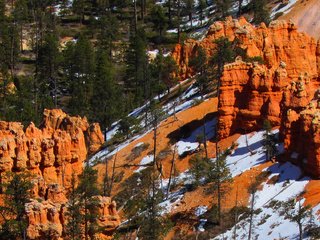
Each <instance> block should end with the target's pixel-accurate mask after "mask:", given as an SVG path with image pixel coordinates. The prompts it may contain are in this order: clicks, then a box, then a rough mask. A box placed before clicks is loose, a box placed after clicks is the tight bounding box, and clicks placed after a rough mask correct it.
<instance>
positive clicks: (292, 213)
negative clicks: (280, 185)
mask: <svg viewBox="0 0 320 240" xmlns="http://www.w3.org/2000/svg"><path fill="white" fill-rule="evenodd" d="M275 207H276V208H274V209H275V210H276V211H279V213H280V214H281V215H282V216H284V218H285V219H288V220H289V221H291V222H294V223H296V224H297V225H298V228H299V239H300V240H302V239H303V234H304V231H305V230H308V229H316V227H317V226H316V225H315V224H314V222H313V212H312V208H311V206H310V205H303V203H301V200H300V199H297V198H292V199H289V200H288V201H286V202H281V201H279V202H277V204H275ZM311 234H312V232H311ZM311 236H312V235H311Z"/></svg>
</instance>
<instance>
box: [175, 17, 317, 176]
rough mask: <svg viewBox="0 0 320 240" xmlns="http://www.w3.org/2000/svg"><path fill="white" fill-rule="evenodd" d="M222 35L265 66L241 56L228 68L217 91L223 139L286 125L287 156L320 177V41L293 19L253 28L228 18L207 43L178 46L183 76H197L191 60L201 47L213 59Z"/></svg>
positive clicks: (189, 42) (213, 28) (211, 30)
mask: <svg viewBox="0 0 320 240" xmlns="http://www.w3.org/2000/svg"><path fill="white" fill-rule="evenodd" d="M221 37H225V38H228V39H229V40H230V41H232V42H233V46H236V47H239V48H241V49H242V50H244V52H245V53H246V55H247V56H248V57H249V58H250V57H251V58H253V57H259V58H260V59H261V60H262V62H263V63H262V64H259V63H257V62H251V63H250V62H244V61H242V59H241V58H240V57H238V58H237V59H236V61H235V62H234V63H231V64H227V65H225V67H224V72H223V76H222V78H221V82H220V92H219V93H220V94H219V108H218V109H219V110H218V111H219V120H218V135H219V138H220V139H221V138H225V137H228V136H229V135H231V134H233V133H235V132H243V133H244V132H249V131H253V130H257V129H259V128H261V127H262V123H263V120H264V119H268V120H270V122H271V123H272V124H273V125H274V126H280V125H281V126H282V127H281V131H280V134H281V136H282V138H283V140H284V142H285V148H286V149H287V152H288V156H289V157H290V156H291V154H292V153H293V156H294V157H296V158H299V159H300V160H301V161H299V162H300V163H304V164H303V165H304V166H305V167H306V168H305V169H306V171H308V172H309V173H311V174H312V175H313V176H316V177H320V168H319V166H320V154H319V152H320V148H319V147H320V146H319V140H320V139H319V136H320V134H319V124H318V119H319V109H318V107H319V100H316V99H319V97H318V98H317V97H315V95H317V93H316V91H317V89H318V88H319V87H320V78H319V73H320V42H319V41H318V42H317V41H316V40H315V39H314V38H312V37H310V36H308V35H306V34H305V33H301V32H298V31H297V27H296V26H295V25H294V24H293V23H292V22H290V21H273V22H271V23H270V25H269V26H268V27H266V25H265V24H263V23H262V24H261V25H260V26H257V27H255V26H252V25H251V24H250V23H248V22H247V21H246V20H245V19H244V18H240V19H239V20H235V19H231V18H227V19H226V20H225V21H220V22H216V23H214V24H213V25H212V26H211V27H210V28H209V30H208V33H207V35H206V37H205V38H204V39H203V40H201V41H195V40H187V41H186V42H185V43H184V45H183V46H182V45H177V46H176V47H175V50H174V51H173V54H172V56H173V57H174V59H175V60H176V61H177V62H178V64H179V65H180V66H181V67H180V77H181V78H186V77H190V76H192V75H193V74H194V72H193V70H192V68H191V67H190V66H189V61H190V59H192V58H193V57H194V56H196V53H197V51H198V50H197V49H198V48H199V47H202V48H204V49H205V51H206V52H207V54H208V55H209V56H210V55H213V53H214V52H215V48H216V46H215V43H214V41H215V40H217V39H219V38H221ZM312 99H314V100H312ZM317 101H318V103H317ZM317 104H318V105H317ZM316 106H318V107H316ZM301 139H303V141H301Z"/></svg>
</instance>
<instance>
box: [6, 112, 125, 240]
mask: <svg viewBox="0 0 320 240" xmlns="http://www.w3.org/2000/svg"><path fill="white" fill-rule="evenodd" d="M43 115H44V118H43V121H42V123H41V125H40V127H39V128H37V127H36V126H35V125H34V124H33V123H31V124H30V125H29V126H27V127H26V129H25V130H24V127H23V125H22V124H21V123H17V122H4V121H0V181H1V183H3V182H5V181H6V173H7V172H20V171H25V170H27V171H29V172H31V173H32V174H33V176H34V177H33V178H32V183H33V186H34V187H33V189H32V195H33V199H32V200H31V201H30V202H29V203H28V204H27V205H26V212H27V218H28V223H29V224H28V228H27V237H28V239H37V240H40V239H64V236H65V235H66V234H67V233H66V232H65V231H66V230H65V227H66V223H67V222H68V216H67V215H66V209H67V204H68V199H67V197H66V194H67V192H68V189H69V187H70V186H71V179H72V176H73V174H74V175H75V176H78V175H79V174H80V173H82V171H83V166H84V163H85V160H86V158H87V156H88V155H89V154H92V153H94V152H95V151H97V150H98V149H99V148H100V146H101V145H102V143H103V135H102V132H101V130H100V126H99V124H97V123H94V124H91V125H90V124H89V123H88V121H87V119H86V118H81V117H70V116H68V115H67V114H66V113H64V112H63V111H62V110H59V109H54V110H45V111H44V114H43ZM0 197H1V195H0ZM96 198H97V201H98V203H99V208H98V213H99V218H98V220H97V223H98V225H99V226H100V228H101V230H102V232H101V233H100V235H99V238H100V239H111V237H112V234H113V233H114V231H115V229H116V227H117V226H118V225H119V224H120V218H119V215H118V213H117V211H116V204H115V202H112V201H111V199H110V198H108V197H101V196H97V197H96Z"/></svg>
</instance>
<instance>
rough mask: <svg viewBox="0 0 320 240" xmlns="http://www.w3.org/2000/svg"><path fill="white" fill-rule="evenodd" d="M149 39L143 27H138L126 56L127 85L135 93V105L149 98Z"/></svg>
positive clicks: (132, 35) (131, 37) (132, 36)
mask: <svg viewBox="0 0 320 240" xmlns="http://www.w3.org/2000/svg"><path fill="white" fill-rule="evenodd" d="M146 41H147V39H146V34H145V31H144V30H143V29H138V30H137V32H136V33H135V34H131V36H130V45H129V48H128V50H127V56H126V63H127V69H126V81H125V87H126V88H127V89H128V90H130V92H132V94H133V98H134V99H133V102H134V103H135V104H134V106H132V107H135V106H138V105H139V104H140V103H142V102H143V101H144V100H146V99H149V97H150V95H151V94H150V89H151V83H150V81H149V79H150V78H149V62H148V56H147V42H146Z"/></svg>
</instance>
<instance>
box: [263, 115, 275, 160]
mask: <svg viewBox="0 0 320 240" xmlns="http://www.w3.org/2000/svg"><path fill="white" fill-rule="evenodd" d="M263 129H264V131H265V132H264V134H263V149H264V150H265V152H266V160H267V161H268V160H270V159H272V158H273V157H275V155H276V154H277V151H278V150H277V146H276V139H275V136H274V134H272V133H271V130H272V126H271V123H270V121H268V120H264V122H263Z"/></svg>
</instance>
